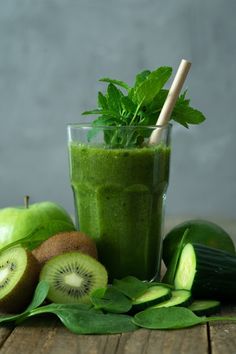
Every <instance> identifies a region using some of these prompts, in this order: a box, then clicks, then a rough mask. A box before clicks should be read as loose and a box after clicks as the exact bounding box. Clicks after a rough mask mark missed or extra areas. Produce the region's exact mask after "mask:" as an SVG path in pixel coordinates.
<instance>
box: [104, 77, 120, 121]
mask: <svg viewBox="0 0 236 354" xmlns="http://www.w3.org/2000/svg"><path fill="white" fill-rule="evenodd" d="M123 96H124V95H123V93H122V92H121V91H120V90H118V88H116V86H115V85H113V84H109V85H108V88H107V102H108V105H109V108H110V110H111V112H116V115H117V113H118V114H120V113H121V108H122V105H121V99H122V97H123ZM103 114H104V113H103Z"/></svg>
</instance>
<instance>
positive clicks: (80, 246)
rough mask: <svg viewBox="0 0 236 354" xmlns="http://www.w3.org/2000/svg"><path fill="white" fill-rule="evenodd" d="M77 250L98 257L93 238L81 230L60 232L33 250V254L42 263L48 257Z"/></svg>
mask: <svg viewBox="0 0 236 354" xmlns="http://www.w3.org/2000/svg"><path fill="white" fill-rule="evenodd" d="M74 251H79V252H82V253H85V254H89V255H90V256H91V257H94V258H96V259H97V258H98V255H97V247H96V243H95V241H94V240H92V239H91V238H90V237H89V236H87V235H86V234H84V233H83V232H81V231H71V232H61V233H58V234H56V235H54V236H52V237H50V238H49V239H47V240H46V241H44V242H43V243H42V244H41V245H40V246H39V247H37V248H36V249H34V250H33V255H34V256H35V257H36V258H37V260H38V261H39V263H40V264H44V263H45V262H47V261H48V260H49V259H50V258H52V257H55V256H57V255H59V254H62V253H67V252H74Z"/></svg>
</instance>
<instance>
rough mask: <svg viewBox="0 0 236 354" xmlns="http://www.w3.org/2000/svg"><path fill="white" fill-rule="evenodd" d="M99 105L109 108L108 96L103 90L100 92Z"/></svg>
mask: <svg viewBox="0 0 236 354" xmlns="http://www.w3.org/2000/svg"><path fill="white" fill-rule="evenodd" d="M98 107H100V108H102V109H105V110H108V108H109V106H108V102H107V98H106V96H104V95H103V94H102V92H100V91H99V92H98Z"/></svg>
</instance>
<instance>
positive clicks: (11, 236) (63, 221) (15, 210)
mask: <svg viewBox="0 0 236 354" xmlns="http://www.w3.org/2000/svg"><path fill="white" fill-rule="evenodd" d="M52 221H53V228H52V227H49V225H50V222H52ZM47 225H48V230H47ZM55 225H56V226H55ZM40 226H45V227H46V232H45V239H47V238H49V237H51V236H52V235H53V234H56V233H58V232H62V231H72V230H75V226H74V224H73V221H72V219H71V217H70V216H69V214H68V213H67V212H66V210H65V209H63V208H62V207H61V206H60V205H58V204H56V203H53V202H49V201H46V202H40V203H35V204H32V205H29V197H25V206H24V207H23V206H22V207H10V208H4V209H0V249H1V248H3V247H5V246H6V245H8V244H9V243H12V242H14V241H17V240H19V239H22V238H24V237H26V236H27V235H29V234H30V233H31V232H33V231H34V230H35V229H36V228H37V227H40ZM47 231H48V232H47Z"/></svg>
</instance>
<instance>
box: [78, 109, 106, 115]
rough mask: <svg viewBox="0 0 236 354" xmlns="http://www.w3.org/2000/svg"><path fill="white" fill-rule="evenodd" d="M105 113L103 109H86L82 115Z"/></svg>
mask: <svg viewBox="0 0 236 354" xmlns="http://www.w3.org/2000/svg"><path fill="white" fill-rule="evenodd" d="M102 113H103V110H102V109H96V108H95V109H92V110H91V111H84V112H82V115H83V116H85V115H87V116H88V115H90V114H102Z"/></svg>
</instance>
